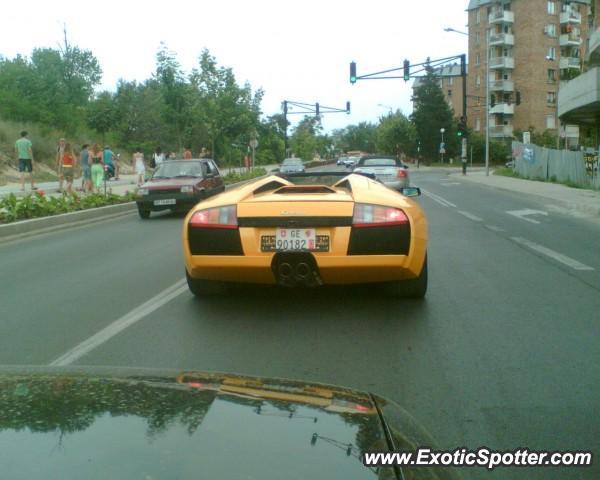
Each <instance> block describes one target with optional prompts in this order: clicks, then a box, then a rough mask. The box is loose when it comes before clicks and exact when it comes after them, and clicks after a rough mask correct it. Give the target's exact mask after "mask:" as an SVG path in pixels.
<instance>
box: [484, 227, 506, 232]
mask: <svg viewBox="0 0 600 480" xmlns="http://www.w3.org/2000/svg"><path fill="white" fill-rule="evenodd" d="M485 228H487V229H488V230H491V231H492V232H498V233H500V232H504V229H503V228H500V227H497V226H496V225H486V226H485Z"/></svg>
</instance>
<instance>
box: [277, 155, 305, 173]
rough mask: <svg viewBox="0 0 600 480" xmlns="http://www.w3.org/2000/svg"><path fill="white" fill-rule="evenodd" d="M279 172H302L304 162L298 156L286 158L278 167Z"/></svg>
mask: <svg viewBox="0 0 600 480" xmlns="http://www.w3.org/2000/svg"><path fill="white" fill-rule="evenodd" d="M279 171H280V172H281V173H300V172H304V171H305V168H304V163H302V159H300V158H286V159H285V160H284V161H283V163H282V164H281V168H280V169H279Z"/></svg>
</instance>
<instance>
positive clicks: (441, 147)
mask: <svg viewBox="0 0 600 480" xmlns="http://www.w3.org/2000/svg"><path fill="white" fill-rule="evenodd" d="M445 131H446V129H445V128H440V133H441V134H442V143H440V155H441V156H442V163H444V147H445V145H444V132H445Z"/></svg>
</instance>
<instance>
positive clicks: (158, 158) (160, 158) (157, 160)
mask: <svg viewBox="0 0 600 480" xmlns="http://www.w3.org/2000/svg"><path fill="white" fill-rule="evenodd" d="M152 160H153V163H154V168H158V167H159V166H160V164H161V163H163V162H164V160H165V154H164V153H162V148H160V147H156V150H155V152H154V153H153V154H152Z"/></svg>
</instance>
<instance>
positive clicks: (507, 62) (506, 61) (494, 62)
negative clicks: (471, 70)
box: [490, 57, 515, 70]
mask: <svg viewBox="0 0 600 480" xmlns="http://www.w3.org/2000/svg"><path fill="white" fill-rule="evenodd" d="M490 68H492V69H498V68H500V69H503V70H504V69H513V68H515V59H514V58H512V57H492V58H490Z"/></svg>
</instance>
